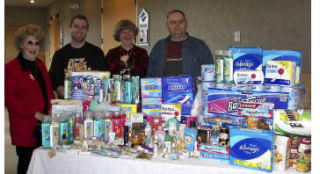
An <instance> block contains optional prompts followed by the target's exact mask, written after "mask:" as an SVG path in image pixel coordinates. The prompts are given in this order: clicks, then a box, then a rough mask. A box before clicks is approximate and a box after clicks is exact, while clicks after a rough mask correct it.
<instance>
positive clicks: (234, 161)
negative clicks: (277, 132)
mask: <svg viewBox="0 0 320 174" xmlns="http://www.w3.org/2000/svg"><path fill="white" fill-rule="evenodd" d="M273 135H274V134H273V131H266V130H259V129H246V128H237V127H233V128H230V156H229V162H230V164H231V165H235V166H240V167H245V168H250V169H255V170H261V171H266V172H272V167H273Z"/></svg>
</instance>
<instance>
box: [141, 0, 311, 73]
mask: <svg viewBox="0 0 320 174" xmlns="http://www.w3.org/2000/svg"><path fill="white" fill-rule="evenodd" d="M137 3H138V13H139V12H140V11H141V9H142V8H145V9H146V10H147V11H148V12H149V13H150V41H151V44H150V47H147V48H146V49H147V50H148V51H150V50H151V48H152V46H153V45H154V44H155V43H156V41H157V40H159V39H161V38H164V37H166V36H167V29H166V26H165V22H166V15H167V13H168V12H169V11H170V10H172V9H175V8H177V9H181V10H182V11H184V12H185V14H186V17H187V19H188V23H189V26H188V31H189V34H190V35H193V36H196V37H198V38H200V39H202V40H204V41H205V42H206V43H207V44H208V46H209V47H210V49H211V51H212V53H214V50H217V49H227V48H228V47H229V46H262V47H263V48H264V49H281V50H282V49H288V50H301V51H302V55H303V61H302V72H303V73H306V74H310V73H311V68H310V67H311V1H310V0H281V1H279V0H197V1H195V0H137ZM238 30H239V31H240V32H241V42H240V43H236V42H234V41H233V34H234V31H238Z"/></svg>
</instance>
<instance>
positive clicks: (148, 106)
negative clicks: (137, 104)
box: [142, 98, 162, 116]
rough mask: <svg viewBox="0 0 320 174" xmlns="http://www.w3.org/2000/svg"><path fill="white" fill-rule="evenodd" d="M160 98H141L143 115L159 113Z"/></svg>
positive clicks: (160, 106)
mask: <svg viewBox="0 0 320 174" xmlns="http://www.w3.org/2000/svg"><path fill="white" fill-rule="evenodd" d="M161 108H162V98H142V113H143V115H144V116H152V115H161Z"/></svg>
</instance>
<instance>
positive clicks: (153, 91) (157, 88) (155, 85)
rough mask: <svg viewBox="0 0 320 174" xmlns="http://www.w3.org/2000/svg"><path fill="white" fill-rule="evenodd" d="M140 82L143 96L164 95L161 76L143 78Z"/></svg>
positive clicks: (154, 96)
mask: <svg viewBox="0 0 320 174" xmlns="http://www.w3.org/2000/svg"><path fill="white" fill-rule="evenodd" d="M140 83H141V97H142V98H161V97H162V91H161V90H162V87H161V78H142V79H141V81H140Z"/></svg>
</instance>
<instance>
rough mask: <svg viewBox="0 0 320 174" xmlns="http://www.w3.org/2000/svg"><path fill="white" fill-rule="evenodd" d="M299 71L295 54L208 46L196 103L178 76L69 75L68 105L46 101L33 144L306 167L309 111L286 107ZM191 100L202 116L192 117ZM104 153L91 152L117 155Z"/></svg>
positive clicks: (260, 166)
mask: <svg viewBox="0 0 320 174" xmlns="http://www.w3.org/2000/svg"><path fill="white" fill-rule="evenodd" d="M300 68H301V53H300V52H299V51H280V50H263V49H262V48H260V47H230V48H229V50H227V51H222V50H218V51H216V56H215V64H210V65H202V66H201V78H202V82H201V88H199V89H198V93H199V94H200V95H199V96H200V98H198V97H194V86H193V84H194V83H193V82H194V79H192V77H191V76H188V75H182V76H174V77H164V78H142V79H141V80H139V77H130V76H128V75H124V76H123V77H122V76H120V75H114V76H113V78H110V73H109V72H72V73H71V75H70V76H68V77H70V78H66V83H65V89H70V90H66V91H65V93H66V95H65V96H66V98H67V99H76V100H65V101H60V100H59V101H55V102H53V107H52V108H53V110H52V118H51V119H49V120H46V121H44V122H43V123H42V138H43V139H42V140H43V142H42V146H43V148H55V147H57V146H59V145H67V144H73V146H74V145H79V142H80V140H81V141H82V140H85V141H90V142H91V140H93V139H98V140H99V141H101V142H104V143H105V144H106V145H111V144H112V145H121V146H124V145H128V144H129V145H130V144H132V145H141V147H142V148H145V149H146V151H148V153H153V155H154V156H155V157H157V156H158V154H160V153H163V154H168V156H169V157H170V158H171V159H175V160H176V159H178V156H179V155H181V153H182V154H184V155H186V154H187V156H193V157H199V158H200V159H211V160H218V161H221V162H224V163H229V164H231V165H236V166H241V167H246V168H251V169H256V170H262V171H267V172H271V171H272V170H273V168H276V169H277V170H286V169H288V168H289V167H296V168H297V170H299V171H308V170H310V165H311V162H310V155H311V148H310V139H309V138H308V137H310V127H311V126H310V120H311V114H310V110H301V111H300V110H299V111H298V110H296V109H299V108H302V107H303V105H301V104H302V102H301V101H303V99H302V97H303V96H304V94H305V88H303V87H301V86H300V84H301V77H300V76H301V75H300V74H301V73H300ZM68 80H69V81H68ZM139 82H140V86H139ZM140 91H141V95H140ZM197 95H198V94H197ZM140 101H141V112H139V111H140V109H139V105H138V104H140ZM200 101H201V102H200ZM199 103H200V104H199ZM197 104H199V105H201V106H200V107H201V108H202V109H203V110H202V111H203V112H201V113H200V114H199V115H195V114H194V115H192V114H193V113H192V112H191V111H192V109H193V108H194V107H196V106H195V105H197ZM198 107H199V106H198ZM274 133H276V134H278V135H276V136H275V138H273V137H274ZM299 136H302V137H303V138H300V137H299ZM85 144H86V143H85ZM96 146H98V145H96ZM96 146H95V147H96ZM82 149H85V148H82ZM89 150H90V149H89ZM105 151H108V153H107V154H106V153H105V152H104V151H97V150H91V152H94V153H98V154H104V155H106V156H110V154H111V156H112V155H115V156H117V157H118V156H121V153H120V152H121V151H119V150H115V149H110V147H108V148H107V149H105ZM118 152H119V153H118ZM298 157H299V158H298Z"/></svg>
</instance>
